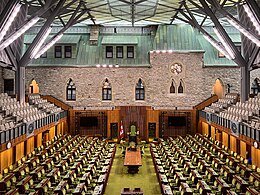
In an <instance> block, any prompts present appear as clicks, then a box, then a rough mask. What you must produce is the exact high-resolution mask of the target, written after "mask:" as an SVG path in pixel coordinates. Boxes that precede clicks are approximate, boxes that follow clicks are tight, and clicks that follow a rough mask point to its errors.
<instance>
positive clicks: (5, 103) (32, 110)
mask: <svg viewBox="0 0 260 195" xmlns="http://www.w3.org/2000/svg"><path fill="white" fill-rule="evenodd" d="M32 100H34V101H32ZM36 100H37V102H36ZM40 100H42V101H43V102H44V105H43V106H39V105H42V104H38V101H40ZM65 115H66V111H64V110H62V109H61V108H60V107H57V106H55V105H54V104H52V103H50V102H48V101H46V100H43V99H41V97H40V95H30V96H29V102H19V101H17V100H16V98H12V97H11V96H8V95H7V94H6V93H0V144H4V143H7V142H9V141H11V140H13V139H15V138H17V137H20V136H22V135H24V134H27V133H29V132H30V131H32V130H35V129H38V128H41V127H43V126H45V125H48V124H50V123H52V122H57V121H58V120H59V119H61V118H62V117H64V116H65ZM29 129H30V130H29Z"/></svg>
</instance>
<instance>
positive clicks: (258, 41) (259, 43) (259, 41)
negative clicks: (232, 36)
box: [226, 16, 260, 47]
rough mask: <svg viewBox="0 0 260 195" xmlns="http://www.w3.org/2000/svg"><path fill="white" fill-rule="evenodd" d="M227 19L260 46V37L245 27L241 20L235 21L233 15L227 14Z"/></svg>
mask: <svg viewBox="0 0 260 195" xmlns="http://www.w3.org/2000/svg"><path fill="white" fill-rule="evenodd" d="M226 17H227V21H228V22H229V23H230V24H231V25H232V26H234V27H235V28H236V29H237V30H239V31H240V32H241V33H242V34H243V35H245V36H246V37H247V38H248V39H250V40H251V41H252V42H254V43H255V44H256V45H257V46H258V47H260V40H259V37H258V38H256V37H255V36H254V35H253V34H252V33H250V32H249V31H247V30H246V29H245V28H244V27H242V26H241V25H240V24H239V22H237V21H235V20H234V19H233V18H232V17H230V16H226Z"/></svg>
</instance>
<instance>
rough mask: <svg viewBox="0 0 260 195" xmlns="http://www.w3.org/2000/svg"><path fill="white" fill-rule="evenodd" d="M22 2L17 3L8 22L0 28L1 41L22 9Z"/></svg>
mask: <svg viewBox="0 0 260 195" xmlns="http://www.w3.org/2000/svg"><path fill="white" fill-rule="evenodd" d="M21 6H22V5H21V4H17V5H16V6H15V8H14V9H13V11H12V13H11V14H10V16H9V18H8V19H7V21H6V23H5V24H4V26H3V28H2V29H1V30H0V42H1V41H2V40H3V38H4V36H5V34H6V32H7V31H8V29H9V28H10V26H11V25H12V23H13V21H14V19H15V17H16V16H17V14H18V12H19V11H20V9H21Z"/></svg>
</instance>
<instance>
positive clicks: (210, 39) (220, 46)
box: [203, 34, 231, 60]
mask: <svg viewBox="0 0 260 195" xmlns="http://www.w3.org/2000/svg"><path fill="white" fill-rule="evenodd" d="M203 36H204V38H205V39H206V40H207V41H208V42H209V43H210V44H211V45H212V46H213V47H215V48H216V49H217V50H218V51H220V52H221V53H223V54H224V55H225V56H226V58H228V59H230V60H231V57H230V56H229V54H228V52H227V51H226V50H225V49H224V48H223V46H222V45H220V44H219V43H218V42H217V41H216V40H215V39H213V38H212V37H210V36H209V35H206V34H204V35H203Z"/></svg>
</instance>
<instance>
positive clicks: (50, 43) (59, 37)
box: [34, 33, 63, 59]
mask: <svg viewBox="0 0 260 195" xmlns="http://www.w3.org/2000/svg"><path fill="white" fill-rule="evenodd" d="M62 36H63V33H61V34H58V35H56V36H55V37H54V38H53V39H52V40H51V41H50V42H49V43H47V44H46V45H45V46H43V48H41V49H40V51H39V52H38V53H37V55H35V57H34V58H35V59H37V58H39V57H40V56H41V55H42V54H44V53H45V52H46V51H47V50H48V49H50V48H51V47H52V46H53V45H54V44H55V43H56V42H57V41H58V40H60V39H61V37H62Z"/></svg>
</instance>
